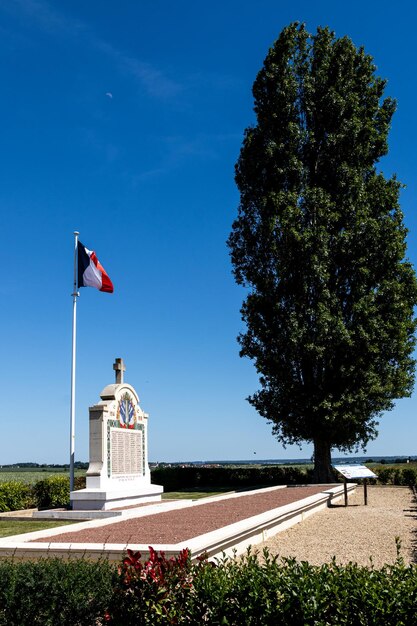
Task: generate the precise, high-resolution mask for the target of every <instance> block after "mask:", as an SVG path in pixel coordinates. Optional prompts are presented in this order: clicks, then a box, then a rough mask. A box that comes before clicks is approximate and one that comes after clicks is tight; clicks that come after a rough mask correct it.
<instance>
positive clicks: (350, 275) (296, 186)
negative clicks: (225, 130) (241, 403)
mask: <svg viewBox="0 0 417 626" xmlns="http://www.w3.org/2000/svg"><path fill="white" fill-rule="evenodd" d="M375 69H376V68H375V66H374V64H373V61H372V58H371V57H370V56H369V55H367V54H366V53H365V52H364V50H363V49H362V48H359V49H357V48H356V47H355V46H354V45H353V43H352V41H351V40H350V39H349V38H348V37H343V38H341V39H337V38H335V35H334V33H332V32H331V31H330V30H329V29H328V28H319V29H318V30H317V33H316V34H315V35H311V34H309V33H308V32H307V31H306V29H305V27H304V26H303V25H299V24H297V23H294V24H291V25H290V26H288V27H286V28H285V29H284V30H283V31H282V33H281V35H280V36H279V38H278V40H277V41H276V42H275V44H274V45H273V47H272V48H271V49H270V51H269V53H268V55H267V57H266V59H265V62H264V66H263V68H262V69H261V71H260V72H259V74H258V76H257V78H256V80H255V83H254V86H253V95H254V100H255V109H254V110H255V113H256V120H257V122H256V125H255V126H253V127H250V128H248V129H247V130H246V131H245V135H244V140H243V146H242V149H241V153H240V157H239V160H238V162H237V165H236V182H237V185H238V188H239V191H240V206H239V213H238V217H237V219H236V220H235V222H234V223H233V228H232V232H231V234H230V237H229V240H228V245H229V248H230V252H231V259H232V263H233V269H234V275H235V278H236V281H237V283H239V284H241V285H243V286H245V287H248V288H249V293H248V296H247V298H246V300H245V302H244V303H243V307H242V311H241V312H242V318H243V320H244V321H245V322H246V327H247V330H246V332H245V333H244V334H241V335H240V337H239V342H240V345H241V352H240V354H241V356H247V357H249V358H251V359H253V360H254V362H255V366H256V369H257V371H258V373H259V375H260V384H261V389H260V390H259V391H258V392H257V393H255V394H254V395H252V396H251V397H250V398H249V402H250V403H251V404H252V405H253V406H254V407H255V408H256V409H257V410H258V412H259V413H260V414H261V415H262V416H263V417H265V418H266V419H267V420H269V421H270V422H271V423H272V424H273V434H274V435H275V436H276V437H277V438H278V440H279V441H281V442H282V443H284V444H285V443H290V444H292V443H301V442H302V441H308V442H313V443H314V458H315V472H316V479H317V480H319V481H321V482H325V481H327V480H329V479H331V478H332V473H331V466H330V452H331V449H332V448H333V447H337V448H339V449H342V450H346V451H350V450H352V449H357V448H358V446H359V445H361V446H362V447H364V446H365V445H366V443H367V442H368V441H369V440H371V439H373V438H374V437H375V436H376V434H377V430H376V427H377V425H378V418H379V417H380V415H381V412H383V411H387V410H390V409H392V407H393V401H394V399H396V398H400V397H403V396H408V395H410V393H411V391H412V386H413V380H414V367H415V362H414V360H413V358H412V351H413V347H414V331H415V320H414V317H413V306H414V305H415V304H416V301H417V286H416V278H415V273H414V269H413V267H412V265H411V264H410V263H409V262H408V260H407V259H406V256H405V255H406V234H407V230H406V228H405V226H404V224H403V215H402V212H401V210H400V207H399V192H400V189H401V184H400V183H399V182H398V181H397V179H396V178H395V176H394V177H392V178H385V177H384V175H383V174H382V173H381V172H380V171H378V170H377V168H376V164H377V163H378V161H379V159H380V158H381V157H382V156H384V155H385V154H386V153H387V150H388V147H387V136H388V131H389V127H390V123H391V118H392V115H393V113H394V111H395V106H396V105H395V102H394V101H393V100H392V99H391V98H385V99H383V92H384V88H385V81H384V80H382V79H381V78H379V77H377V76H376V75H375Z"/></svg>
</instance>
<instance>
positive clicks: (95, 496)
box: [71, 359, 163, 511]
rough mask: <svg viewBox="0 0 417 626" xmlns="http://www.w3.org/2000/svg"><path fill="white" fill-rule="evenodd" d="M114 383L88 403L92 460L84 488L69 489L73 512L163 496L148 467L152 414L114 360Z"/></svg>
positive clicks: (111, 506) (158, 498)
mask: <svg viewBox="0 0 417 626" xmlns="http://www.w3.org/2000/svg"><path fill="white" fill-rule="evenodd" d="M113 369H115V370H116V382H115V384H112V385H107V387H105V388H104V389H103V391H102V392H101V394H100V397H101V402H99V403H98V404H96V405H94V406H92V407H90V409H89V413H90V464H89V466H88V470H87V484H86V488H85V489H80V490H79V491H72V492H71V506H72V509H73V510H77V511H87V510H99V511H106V510H109V509H115V508H117V507H124V506H134V505H135V504H140V503H142V502H155V501H159V500H161V494H162V492H163V487H162V486H161V485H152V484H151V473H150V470H149V465H148V417H149V416H148V414H147V413H144V412H143V411H142V409H141V407H140V405H139V397H138V395H137V393H136V391H135V389H134V388H133V387H132V386H131V385H128V384H127V383H125V382H124V381H123V372H124V370H125V367H124V364H123V360H122V359H116V362H115V364H114V365H113Z"/></svg>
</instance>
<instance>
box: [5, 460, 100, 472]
mask: <svg viewBox="0 0 417 626" xmlns="http://www.w3.org/2000/svg"><path fill="white" fill-rule="evenodd" d="M74 467H75V469H88V463H83V462H82V461H76V462H75V463H74ZM44 468H45V469H62V470H68V469H69V464H68V463H66V464H64V465H62V464H57V463H28V462H25V463H4V464H2V465H0V469H44Z"/></svg>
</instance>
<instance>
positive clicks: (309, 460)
mask: <svg viewBox="0 0 417 626" xmlns="http://www.w3.org/2000/svg"><path fill="white" fill-rule="evenodd" d="M340 459H345V460H347V459H417V454H351V455H341V456H340V455H338V456H336V455H335V456H332V457H331V460H332V461H333V460H340ZM294 461H295V462H304V463H312V462H313V460H312V458H311V457H288V458H284V457H279V458H278V457H274V458H261V457H256V458H252V459H248V458H246V459H243V458H239V459H237V458H236V459H194V460H192V461H191V460H189V459H187V460H175V461H174V460H169V461H167V460H161V461H159V460H158V461H152V460H150V461H149V464H151V465H157V464H161V463H174V464H179V463H189V464H203V463H211V464H213V463H225V464H226V463H245V464H247V463H254V462H255V463H276V462H278V463H280V464H282V463H288V462H294ZM75 463H76V464H77V463H82V464H83V465H88V464H89V461H75ZM30 464H33V465H35V464H36V465H39V466H45V465H47V466H48V465H56V466H59V467H65V466H69V464H68V462H66V463H47V462H43V463H41V462H39V461H15V462H11V463H0V467H4V466H8V465H10V466H18V465H30Z"/></svg>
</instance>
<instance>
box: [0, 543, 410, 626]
mask: <svg viewBox="0 0 417 626" xmlns="http://www.w3.org/2000/svg"><path fill="white" fill-rule="evenodd" d="M416 606H417V567H416V566H415V565H412V566H405V565H404V563H403V561H402V559H401V558H398V559H397V562H396V563H395V564H394V565H392V566H388V565H387V566H385V567H383V568H382V569H379V570H377V569H373V568H365V567H360V566H358V565H355V564H352V563H350V564H349V565H346V566H340V565H337V564H336V563H335V562H334V561H333V562H331V563H328V564H325V565H322V566H320V567H317V566H313V565H310V564H309V563H307V562H301V563H300V562H297V561H295V560H294V559H283V560H280V559H278V558H277V557H272V556H270V555H269V553H268V552H267V551H265V552H264V554H263V558H262V560H260V559H258V557H257V555H256V554H252V553H250V552H248V553H247V554H246V556H244V557H243V558H242V559H236V560H234V559H224V560H222V561H220V562H218V563H217V565H215V564H212V563H209V562H207V561H206V560H201V561H200V562H198V563H195V564H192V563H191V562H190V559H189V556H188V553H187V550H184V551H183V552H182V553H181V554H180V555H179V556H178V557H177V558H175V559H174V558H171V559H166V558H165V556H164V555H163V554H162V553H161V554H158V553H156V552H155V551H154V550H152V549H151V555H150V558H149V560H148V561H146V562H142V561H141V559H140V554H139V553H133V552H131V551H128V555H127V557H126V558H125V559H124V561H123V564H121V565H120V566H119V567H118V568H117V567H116V566H114V565H111V564H109V563H107V562H106V561H102V562H98V563H91V562H87V561H83V560H77V561H62V560H58V559H50V560H49V559H47V560H43V561H37V562H23V563H16V562H13V561H0V626H32V625H36V624H39V625H40V624H42V625H46V626H48V625H50V626H90V625H91V626H93V625H94V626H100V625H104V624H111V625H112V626H133V625H135V626H140V625H152V626H158V625H162V624H187V625H189V626H197V625H198V626H201V624H209V625H212V626H220V625H223V626H243V625H248V626H251V625H253V626H255V625H259V626H276V625H277V624H279V625H281V626H329V625H330V624H331V625H332V626H366V625H371V624H372V625H373V626H386V625H387V624H389V625H390V626H405V625H410V626H411V625H412V624H415V623H416Z"/></svg>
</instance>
